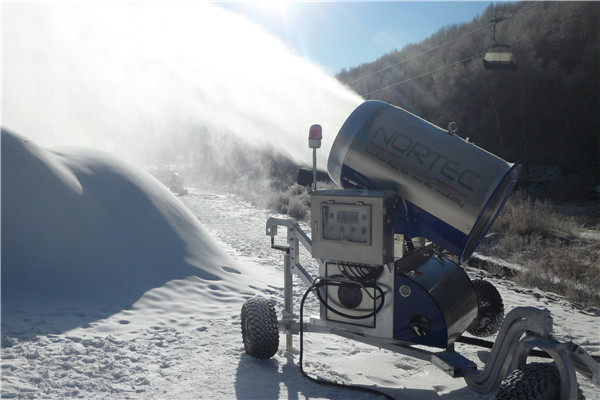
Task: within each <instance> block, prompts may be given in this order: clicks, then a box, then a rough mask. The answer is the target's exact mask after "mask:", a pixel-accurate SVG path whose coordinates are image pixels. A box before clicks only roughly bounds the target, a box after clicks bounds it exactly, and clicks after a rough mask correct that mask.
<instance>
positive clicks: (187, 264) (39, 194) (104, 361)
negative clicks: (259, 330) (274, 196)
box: [1, 134, 600, 399]
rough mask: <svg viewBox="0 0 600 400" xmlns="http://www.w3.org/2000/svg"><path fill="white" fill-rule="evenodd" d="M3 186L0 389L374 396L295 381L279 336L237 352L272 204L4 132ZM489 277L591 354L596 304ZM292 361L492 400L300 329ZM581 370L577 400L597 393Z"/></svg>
mask: <svg viewBox="0 0 600 400" xmlns="http://www.w3.org/2000/svg"><path fill="white" fill-rule="evenodd" d="M9 155H10V156H9ZM2 186H3V187H2V189H3V190H2V196H3V197H2V206H3V209H2V239H3V243H2V244H3V248H2V362H1V372H2V378H1V383H2V398H35V399H38V398H52V399H55V398H65V397H79V398H85V399H97V398H112V399H125V398H132V399H154V398H156V399H234V398H237V399H348V398H361V399H371V398H373V399H375V398H378V397H377V396H374V395H369V394H364V393H360V392H355V391H349V390H344V389H337V388H332V387H327V386H321V385H318V384H315V383H313V382H311V381H309V380H307V379H305V378H304V377H302V375H301V374H300V372H299V370H298V367H297V362H298V354H297V352H296V354H295V355H294V357H293V359H292V358H288V357H286V354H285V353H284V351H283V345H280V350H279V352H278V353H277V354H276V355H275V357H274V358H272V359H270V360H263V361H260V360H256V359H253V358H251V357H249V356H247V355H246V354H245V353H244V348H243V343H242V338H241V329H240V309H241V306H242V304H243V302H244V301H245V300H246V299H247V298H250V297H252V296H255V295H263V296H266V297H268V298H269V299H271V300H272V301H273V302H274V303H275V304H276V309H277V310H278V312H279V311H280V310H281V309H282V303H283V276H282V263H283V257H282V253H281V252H279V251H276V250H273V249H271V248H270V240H269V237H267V236H266V234H265V222H266V219H267V218H268V217H269V216H272V213H271V212H269V211H267V210H264V209H260V208H256V207H254V206H252V205H251V204H249V203H247V202H245V201H242V200H240V199H239V198H237V197H235V196H233V195H230V194H226V193H220V192H219V191H218V190H214V189H208V186H203V185H201V184H200V185H198V186H197V187H193V188H189V191H190V194H189V195H187V196H183V197H180V198H176V197H175V196H173V195H172V194H171V193H169V192H168V190H167V189H166V188H164V187H162V186H161V184H159V183H158V182H157V181H155V180H154V179H153V178H151V177H150V176H149V175H148V174H146V173H144V172H143V171H142V170H139V169H137V168H135V167H133V166H131V165H129V164H125V163H122V162H121V161H119V160H115V159H112V158H107V157H106V156H102V157H99V156H98V155H96V154H95V153H81V152H80V151H74V150H64V151H60V152H49V151H46V150H44V149H41V148H38V147H37V146H35V145H34V144H33V143H31V142H24V141H23V140H22V139H20V138H18V137H17V138H15V137H12V136H11V137H8V139H7V137H6V135H5V134H3V138H2ZM16 188H19V189H18V190H17V191H15V192H13V194H12V195H11V196H9V195H8V194H6V190H9V189H12V190H16ZM31 196H32V197H33V198H30V197H31ZM56 196H59V197H58V198H60V199H61V201H58V202H52V201H50V199H52V198H56ZM5 212H7V213H8V212H11V213H13V216H11V217H10V218H8V214H5ZM82 218H83V220H82ZM306 228H307V229H308V227H306ZM9 235H12V236H9ZM82 249H85V250H87V251H82ZM302 255H303V257H304V261H305V264H306V266H307V268H308V269H309V270H313V272H314V268H315V264H314V263H311V261H310V259H309V257H308V254H307V253H306V252H304V253H303V254H302ZM24 261H26V262H28V263H29V264H28V265H24V264H22V263H21V264H19V262H24ZM125 269H126V270H127V271H124V270H125ZM468 272H469V274H470V275H472V277H474V276H480V275H482V274H483V272H480V271H477V270H471V269H469V270H468ZM487 279H488V280H489V281H491V282H492V283H493V284H494V285H495V286H496V287H497V288H498V289H499V291H500V292H501V294H502V296H503V299H504V302H505V306H506V308H507V309H508V310H509V309H511V308H513V307H516V306H535V307H539V308H547V309H549V310H550V311H551V312H552V315H553V318H554V326H555V334H556V336H557V337H558V338H559V339H561V340H564V341H573V342H575V343H577V344H579V345H581V346H582V347H583V348H584V349H586V350H587V351H588V352H589V353H591V354H600V311H599V310H595V309H587V310H584V309H580V308H579V307H577V306H576V305H573V304H570V303H569V302H567V301H565V300H564V299H562V298H561V297H559V296H555V295H552V294H548V293H542V292H540V291H538V290H535V289H525V288H522V287H519V286H517V285H515V284H514V283H512V282H510V281H507V280H502V279H496V278H493V277H488V278H487ZM297 283H298V286H299V288H298V290H297V294H298V295H300V294H301V292H302V291H303V287H302V285H301V284H300V283H299V282H297ZM298 304H299V301H298V302H296V303H295V305H296V307H297V305H298ZM315 304H316V303H315V302H311V303H310V304H308V308H309V313H311V312H315V310H316V305H315ZM281 342H283V338H282V340H281ZM294 345H295V348H296V349H298V338H297V337H296V338H295V342H294ZM457 349H458V351H459V352H460V353H461V354H463V355H465V356H466V357H468V358H470V359H471V360H473V361H476V362H477V363H478V364H479V365H483V361H484V360H485V359H486V354H487V353H486V351H483V350H481V349H478V348H474V347H472V346H467V345H462V344H457ZM304 359H305V370H306V371H307V372H308V373H310V374H311V375H313V376H318V377H322V378H325V379H332V380H336V381H339V382H344V383H351V384H362V385H367V386H371V387H376V388H378V389H380V390H382V391H384V392H386V393H388V394H390V395H391V396H393V397H395V398H398V399H400V398H402V399H437V398H448V399H467V398H473V399H486V398H493V394H490V395H486V396H484V395H479V394H476V393H474V392H472V391H471V390H469V389H468V388H467V387H466V385H465V383H464V381H463V380H462V379H453V378H450V377H449V376H447V375H446V374H444V373H443V372H442V371H440V370H439V369H437V368H436V367H434V366H432V365H431V364H429V363H426V362H423V361H419V360H416V359H413V358H408V357H405V356H401V355H397V354H393V353H391V352H389V351H386V350H381V349H378V348H375V347H370V346H367V345H362V344H359V343H354V342H350V341H348V340H346V339H342V338H337V337H335V336H331V335H322V334H306V335H305V358H304ZM579 378H580V384H581V387H582V389H583V392H584V394H585V395H586V398H587V399H600V394H599V393H598V388H596V387H594V386H593V385H592V384H591V382H589V381H588V380H586V379H583V378H582V377H579Z"/></svg>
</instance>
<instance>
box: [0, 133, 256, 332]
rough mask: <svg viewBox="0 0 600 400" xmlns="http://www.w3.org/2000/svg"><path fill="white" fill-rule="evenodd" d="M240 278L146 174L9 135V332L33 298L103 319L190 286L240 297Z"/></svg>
mask: <svg viewBox="0 0 600 400" xmlns="http://www.w3.org/2000/svg"><path fill="white" fill-rule="evenodd" d="M242 270H243V267H242V266H239V265H235V262H234V260H232V259H231V258H230V257H229V256H228V255H227V254H226V253H225V252H224V251H223V250H221V249H220V248H219V247H218V246H217V245H216V244H215V242H214V241H213V240H212V239H211V238H210V237H209V236H208V235H207V234H206V232H205V230H204V229H203V228H202V226H201V225H200V224H199V222H198V221H197V219H196V218H195V217H194V215H193V214H192V213H191V212H190V211H189V210H188V209H187V208H186V207H185V206H184V205H183V204H182V203H181V202H180V201H179V199H177V198H176V197H175V196H174V195H172V194H171V193H170V192H169V190H168V189H167V188H166V187H164V186H163V185H162V184H161V183H160V182H158V181H157V180H156V179H154V178H153V177H152V176H151V175H150V174H149V173H147V172H146V171H144V170H143V169H142V168H139V167H137V166H135V165H132V164H129V163H127V162H124V161H121V160H119V159H117V158H115V157H113V156H111V155H110V154H107V153H104V152H101V151H97V150H91V149H83V148H64V149H56V150H47V149H44V148H41V147H39V146H38V145H36V144H35V143H33V142H32V141H30V140H28V139H26V138H24V137H22V136H20V135H18V134H15V133H13V132H10V131H8V130H6V129H2V314H3V317H4V321H3V325H6V324H9V323H10V321H8V322H7V318H8V319H9V318H10V315H11V312H10V311H11V308H12V307H17V306H19V305H22V304H23V303H24V302H25V301H31V299H32V298H43V299H44V302H57V301H60V302H67V303H70V304H86V307H87V308H86V310H89V309H90V305H93V306H94V308H95V309H98V310H100V311H101V312H100V315H98V317H103V316H107V315H110V314H112V313H114V312H117V311H120V310H122V309H127V308H128V307H131V306H132V305H133V304H134V303H135V302H136V301H137V300H138V299H139V298H140V297H141V296H142V295H143V294H144V293H146V292H147V291H149V290H150V289H153V288H158V287H161V286H163V285H164V284H165V283H167V282H170V281H173V280H178V279H186V278H188V277H194V279H195V280H196V283H198V281H201V282H204V283H205V286H206V287H208V285H209V282H214V281H221V282H220V283H219V285H221V286H223V287H224V289H225V290H227V288H229V289H231V290H232V291H233V290H234V289H233V288H234V287H235V291H236V292H239V291H240V289H239V288H240V287H242V286H244V287H247V284H244V283H242V279H243V277H242V274H241V271H242ZM180 290H185V289H183V288H181V289H180ZM207 292H210V290H207ZM200 295H201V296H202V295H203V294H202V293H200ZM204 295H206V294H204ZM69 328H72V326H70V324H68V323H67V324H65V325H64V326H59V327H57V329H58V330H59V331H63V330H66V329H69Z"/></svg>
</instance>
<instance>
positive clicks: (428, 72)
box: [361, 18, 578, 97]
mask: <svg viewBox="0 0 600 400" xmlns="http://www.w3.org/2000/svg"><path fill="white" fill-rule="evenodd" d="M577 19H578V18H573V19H571V20H569V21H567V22H563V23H562V24H560V25H555V26H552V27H550V28H546V29H543V30H541V31H539V32H535V33H533V34H531V35H527V36H523V37H521V38H519V39H516V40H514V41H512V42H510V43H509V45H512V44H514V43H517V42H520V41H522V40H525V39H529V38H532V37H534V36H537V35H539V34H542V33H544V32H547V31H550V30H553V29H557V28H560V27H562V26H564V25H567V24H569V23H571V22H573V21H575V20H577ZM485 53H486V52H485V51H482V52H479V53H477V54H474V55H472V56H469V57H466V58H463V59H462V60H458V61H454V62H452V63H450V64H448V65H444V66H443V67H439V68H436V69H434V70H431V71H427V72H423V73H422V74H419V75H415V76H413V77H410V78H408V79H404V80H402V81H400V82H396V83H393V84H391V85H388V86H385V87H382V88H380V89H377V90H373V91H371V92H369V93H365V94H362V95H361V96H362V97H365V96H370V95H372V94H374V93H378V92H381V91H383V90H386V89H389V88H392V87H394V86H398V85H402V84H404V83H407V82H410V81H412V80H414V79H417V78H421V77H423V76H426V75H430V74H433V73H436V72H439V71H442V70H444V69H446V68H450V67H452V66H454V65H456V64H460V63H463V62H466V61H469V60H471V59H473V58H476V57H480V56H482V55H484V54H485Z"/></svg>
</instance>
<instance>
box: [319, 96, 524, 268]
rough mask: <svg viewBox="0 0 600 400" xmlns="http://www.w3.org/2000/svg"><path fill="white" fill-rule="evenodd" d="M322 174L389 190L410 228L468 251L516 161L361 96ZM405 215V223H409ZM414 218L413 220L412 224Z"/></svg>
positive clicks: (498, 204) (493, 212)
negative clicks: (400, 200)
mask: <svg viewBox="0 0 600 400" xmlns="http://www.w3.org/2000/svg"><path fill="white" fill-rule="evenodd" d="M328 171H329V175H330V176H331V178H332V179H333V181H334V182H336V183H337V184H338V185H339V186H341V187H342V188H366V189H377V190H395V191H396V192H397V193H398V195H399V196H400V197H402V198H403V199H404V200H405V202H408V204H407V205H406V207H407V209H406V214H410V213H412V215H413V218H409V219H408V220H409V222H408V223H410V224H413V225H412V226H410V227H406V228H405V230H406V231H405V232H402V233H409V236H410V233H411V232H415V234H414V236H417V233H416V232H420V233H421V234H422V235H423V236H426V237H428V238H429V239H430V240H432V241H433V242H435V243H437V244H439V245H440V246H442V247H444V248H446V249H447V250H449V251H451V252H452V253H454V254H456V255H459V256H460V261H461V262H462V261H464V260H465V259H466V258H468V257H469V256H470V255H471V254H472V253H473V251H474V250H475V248H476V247H477V245H478V244H479V241H480V240H481V238H482V237H483V236H484V235H485V234H486V233H487V231H488V229H489V228H490V227H491V225H492V223H493V222H494V219H495V218H496V216H497V214H498V212H499V211H500V209H501V208H502V206H503V205H504V202H505V201H506V199H507V198H508V196H509V194H510V192H511V191H512V188H513V186H514V184H515V182H516V180H517V177H518V175H519V171H520V165H518V164H517V165H514V164H511V163H508V162H506V161H504V160H502V159H501V158H499V157H497V156H495V155H493V154H491V153H489V152H487V151H485V150H483V149H481V148H479V147H477V146H475V145H474V144H472V143H469V142H467V141H465V140H463V139H462V138H460V137H458V136H456V135H454V134H452V133H450V132H448V131H447V130H444V129H442V128H439V127H437V126H435V125H433V124H431V123H430V122H427V121H425V120H424V119H422V118H420V117H418V116H416V115H414V114H411V113H409V112H408V111H406V110H403V109H401V108H398V107H395V106H392V105H390V104H387V103H385V102H381V101H373V100H371V101H366V102H364V103H363V104H361V105H360V106H359V107H357V108H356V110H354V111H353V112H352V114H350V116H349V117H348V119H347V120H346V122H345V123H344V124H343V126H342V127H341V129H340V131H339V133H338V135H337V137H336V139H335V141H334V143H333V145H332V147H331V152H330V154H329V160H328ZM410 221H412V222H410ZM414 224H416V225H414Z"/></svg>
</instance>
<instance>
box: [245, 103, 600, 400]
mask: <svg viewBox="0 0 600 400" xmlns="http://www.w3.org/2000/svg"><path fill="white" fill-rule="evenodd" d="M455 132H456V129H455V124H451V125H449V130H444V129H442V128H439V127H437V126H435V125H433V124H431V123H429V122H427V121H425V120H423V119H421V118H419V117H417V116H415V115H413V114H411V113H409V112H407V111H405V110H403V109H401V108H397V107H395V106H392V105H390V104H387V103H384V102H381V101H366V102H364V103H363V104H362V105H360V106H359V107H358V108H357V109H356V110H354V112H352V113H351V115H350V116H349V117H348V119H347V120H346V122H345V123H344V124H343V126H342V127H341V129H340V131H339V133H338V135H337V137H336V139H335V141H334V143H333V145H332V148H331V152H330V155H329V159H328V172H329V175H330V176H331V178H332V180H333V181H334V182H335V183H336V184H337V185H338V186H339V187H340V188H341V189H337V190H315V191H313V192H312V194H311V223H310V235H309V234H307V233H306V232H305V231H304V230H303V229H302V228H301V227H300V225H299V224H298V222H297V221H296V220H294V219H292V218H269V219H268V221H267V224H266V233H267V235H268V236H270V237H271V246H272V248H274V249H277V250H281V251H283V252H284V299H283V300H284V305H283V313H282V316H281V318H279V319H278V318H277V315H276V312H275V308H274V307H273V305H272V304H271V302H270V301H268V300H267V299H266V298H264V297H255V298H252V299H249V300H248V301H247V302H246V303H245V304H244V305H243V307H242V312H241V323H242V337H243V341H244V347H245V350H246V352H247V353H248V354H249V355H251V356H253V357H256V358H270V357H272V356H273V355H274V354H275V353H276V352H277V349H278V345H279V332H283V333H285V335H286V350H287V352H288V354H290V355H291V354H292V335H295V334H299V335H300V343H301V344H300V346H301V349H302V338H303V334H304V333H306V332H319V333H329V334H335V335H338V336H341V337H344V338H347V339H351V340H356V341H358V342H363V343H366V344H370V345H374V346H377V347H380V348H384V349H388V350H391V351H394V352H397V353H401V354H404V355H408V356H411V357H416V358H419V359H422V360H426V361H429V362H431V363H433V364H435V365H436V366H437V367H439V368H441V369H442V370H443V371H445V372H446V373H448V374H449V375H450V376H452V377H462V378H464V379H465V381H466V383H467V385H468V387H469V388H471V389H472V390H474V391H476V392H480V393H489V392H492V391H494V390H497V389H498V388H499V387H500V390H499V391H498V396H499V397H498V398H503V399H504V398H512V397H510V396H512V395H511V394H510V392H511V391H514V390H516V391H519V390H522V389H521V387H522V386H521V384H520V383H518V384H516V383H515V380H517V378H514V377H511V378H508V379H507V380H506V381H505V382H508V384H506V383H504V384H503V383H502V380H503V379H504V378H505V376H506V374H507V372H509V369H511V368H512V369H513V370H517V371H519V373H518V374H517V375H516V376H518V377H519V380H521V378H523V380H527V379H529V377H531V376H533V378H532V379H537V380H538V381H539V379H540V374H541V375H542V376H543V379H545V381H548V382H554V383H557V382H559V383H560V385H558V384H556V385H554V386H552V385H548V387H550V388H551V389H552V388H553V390H555V391H556V395H557V396H560V398H572V399H575V398H577V394H578V385H577V381H576V375H575V371H576V370H577V371H579V372H581V373H582V374H583V375H584V376H587V377H589V378H590V379H592V380H593V381H594V383H595V384H596V385H599V386H600V366H599V364H598V363H597V362H596V360H594V358H593V357H591V356H590V355H589V354H587V353H586V352H585V351H584V350H583V349H582V348H580V347H579V346H577V345H575V344H573V343H560V342H558V341H557V340H555V339H554V338H553V336H552V317H551V315H550V313H549V312H548V311H547V310H539V309H535V308H531V307H519V308H516V309H513V310H512V311H510V312H509V313H508V314H507V315H506V316H505V315H504V305H503V302H502V298H501V296H500V294H499V292H498V290H497V289H496V288H495V287H494V286H493V285H492V284H491V283H489V282H487V281H483V280H473V281H472V280H471V279H470V278H469V277H468V275H467V274H466V272H465V270H464V269H463V268H462V267H461V263H463V262H464V261H466V260H467V259H468V258H469V256H470V255H471V254H472V253H473V252H474V251H475V249H476V248H477V246H478V244H479V243H480V241H481V240H482V238H483V237H484V236H485V235H486V233H487V232H488V230H489V228H490V227H491V225H492V224H493V222H494V220H495V218H496V216H497V215H498V213H499V212H500V210H501V209H502V207H503V205H504V203H505V201H506V199H507V198H508V196H509V195H510V193H511V191H512V189H513V187H514V185H515V182H516V180H517V178H518V175H519V172H520V165H519V164H511V163H508V162H506V161H504V160H502V159H500V158H499V157H497V156H495V155H493V154H491V153H489V152H487V151H485V150H483V149H481V148H478V147H476V146H475V145H474V144H472V143H469V142H467V141H465V140H463V139H462V138H460V137H458V136H457V135H455ZM311 140H312V142H311V145H310V147H311V148H313V149H314V150H316V148H318V147H320V144H319V143H314V138H312V139H311ZM319 140H320V138H319ZM314 150H313V151H314ZM313 163H314V164H315V165H313V168H314V170H316V157H313ZM279 227H283V228H284V229H285V232H286V236H285V243H284V244H276V241H275V238H276V236H277V234H278V228H279ZM300 244H302V246H303V247H304V248H306V249H307V250H308V252H309V253H310V255H311V256H312V258H314V259H315V260H316V262H317V264H318V276H317V277H313V276H311V274H310V273H309V272H308V271H307V270H306V268H305V267H304V266H303V265H302V263H301V262H300ZM293 275H297V276H298V277H299V278H300V280H301V281H302V282H303V283H304V284H305V285H306V286H307V288H308V289H307V290H306V292H305V293H304V296H303V297H302V300H301V303H300V314H299V315H298V314H296V313H295V312H294V307H293V301H294V293H293V283H292V276H293ZM311 293H312V294H314V295H315V296H316V297H317V298H318V300H319V307H320V308H319V315H318V316H313V317H311V318H310V320H309V321H305V319H304V314H303V309H304V301H305V299H306V298H307V296H308V295H309V294H311ZM465 332H467V333H469V334H470V335H468V336H464V333H465ZM496 333H497V340H496V341H495V342H490V341H486V340H483V339H480V338H478V337H486V336H491V335H494V334H496ZM456 342H462V343H468V344H472V345H478V346H484V347H489V348H491V353H490V356H489V359H488V361H487V363H486V365H485V368H484V369H483V370H478V369H477V366H476V363H475V362H473V361H471V360H469V359H467V358H466V357H464V356H462V355H460V354H459V353H457V352H456V351H455V348H454V344H455V343H456ZM534 348H535V349H538V350H534ZM534 355H535V356H545V357H546V358H551V359H552V360H553V363H551V364H549V365H550V366H548V365H546V364H537V363H536V364H533V363H531V364H527V359H528V357H529V356H534ZM299 366H300V369H301V371H302V350H301V352H300V363H299ZM532 371H533V372H532ZM540 371H541V372H540ZM558 376H560V379H557V377H558ZM523 385H525V383H523ZM538 385H544V383H539V382H538Z"/></svg>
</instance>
